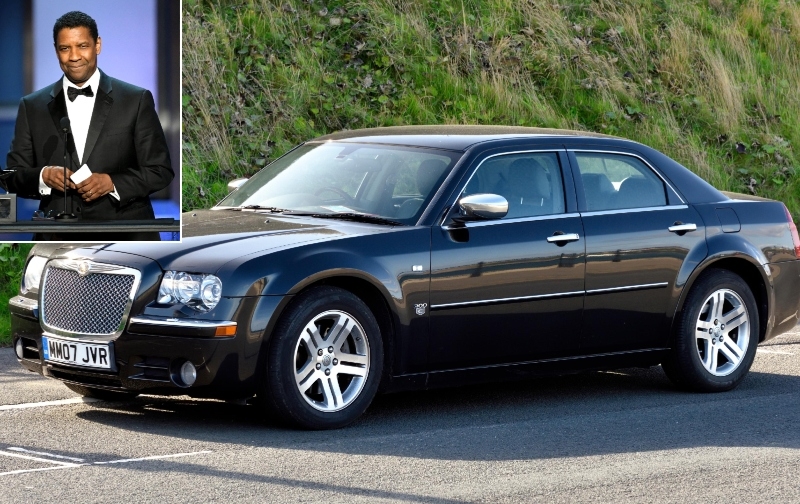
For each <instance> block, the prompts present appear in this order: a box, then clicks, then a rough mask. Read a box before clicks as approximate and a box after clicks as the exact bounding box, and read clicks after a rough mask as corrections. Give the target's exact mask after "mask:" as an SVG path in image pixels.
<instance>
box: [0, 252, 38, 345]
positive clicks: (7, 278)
mask: <svg viewBox="0 0 800 504" xmlns="http://www.w3.org/2000/svg"><path fill="white" fill-rule="evenodd" d="M31 247H33V245H31V244H16V243H0V306H2V307H3V309H2V310H0V314H2V315H0V347H3V346H8V345H9V344H11V321H10V319H9V313H8V308H7V306H8V300H9V299H11V298H12V297H13V296H16V295H17V291H18V290H19V283H20V280H21V277H22V268H23V266H24V265H25V258H26V257H28V252H29V251H30V249H31Z"/></svg>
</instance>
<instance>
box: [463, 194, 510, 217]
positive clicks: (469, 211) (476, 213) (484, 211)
mask: <svg viewBox="0 0 800 504" xmlns="http://www.w3.org/2000/svg"><path fill="white" fill-rule="evenodd" d="M458 207H459V210H460V213H461V215H460V217H461V220H477V219H485V220H495V219H502V218H503V217H505V216H506V214H507V213H508V200H506V199H505V198H504V197H502V196H500V195H499V194H470V195H469V196H464V197H463V198H461V199H460V200H458Z"/></svg>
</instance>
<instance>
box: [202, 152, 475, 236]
mask: <svg viewBox="0 0 800 504" xmlns="http://www.w3.org/2000/svg"><path fill="white" fill-rule="evenodd" d="M458 156H460V153H451V152H448V151H440V150H432V149H422V148H407V147H398V146H385V145H370V144H353V143H335V142H328V143H323V144H306V145H302V146H300V147H298V148H297V149H295V150H293V151H291V152H289V153H288V154H287V155H285V156H283V157H281V158H279V159H278V160H276V161H275V162H273V163H272V164H270V165H269V166H267V167H265V168H264V169H263V170H261V171H260V172H258V173H257V174H256V175H254V176H253V178H251V179H250V180H248V181H247V182H246V183H245V184H244V185H242V186H241V187H240V188H239V189H238V190H236V191H234V192H232V193H231V194H229V195H228V196H227V197H226V198H225V199H223V200H222V201H221V202H220V203H219V205H218V206H221V207H246V206H251V207H274V208H276V209H280V210H282V211H286V212H288V213H292V212H294V213H314V214H330V215H331V216H335V215H336V214H342V215H344V214H354V213H355V214H362V213H364V214H370V215H375V216H379V217H382V218H385V219H390V220H393V221H397V222H401V223H404V224H413V223H416V221H417V219H418V218H419V216H420V215H421V214H422V211H423V210H424V208H425V206H426V205H427V203H428V202H429V201H430V200H431V198H432V197H433V195H434V194H435V192H436V190H437V189H438V188H439V185H440V184H441V183H442V181H443V180H444V178H445V176H446V174H447V173H448V172H449V169H450V168H451V167H452V166H453V165H454V164H455V162H456V161H457V160H458Z"/></svg>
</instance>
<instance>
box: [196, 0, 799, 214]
mask: <svg viewBox="0 0 800 504" xmlns="http://www.w3.org/2000/svg"><path fill="white" fill-rule="evenodd" d="M220 4H222V5H224V7H221V6H220ZM183 5H184V20H183V22H184V38H183V41H184V72H183V86H184V89H183V93H184V105H185V108H184V112H183V122H184V152H183V154H184V166H183V177H184V178H183V180H184V186H183V205H184V210H191V209H194V208H200V207H208V206H209V205H212V204H213V203H214V202H215V201H217V200H218V199H219V198H220V197H221V196H223V195H224V194H225V192H226V188H225V187H226V182H227V181H228V180H230V179H232V178H234V177H238V176H250V175H252V174H253V173H254V172H256V171H257V170H258V169H260V168H261V167H262V166H264V164H265V163H268V162H269V161H271V160H273V159H275V158H276V157H277V156H279V155H280V154H282V153H283V152H285V151H286V150H288V149H289V148H290V147H291V146H293V145H295V144H297V143H299V142H301V141H303V140H306V139H308V138H310V137H313V136H316V135H319V134H322V133H326V132H330V131H335V130H340V129H343V128H349V129H353V128H361V127H369V126H384V125H398V124H432V123H480V124H511V125H526V126H548V127H564V128H574V129H582V130H592V131H599V132H604V133H610V134H614V135H619V136H622V137H626V138H631V139H634V140H637V141H640V142H643V143H645V144H648V145H651V146H653V147H655V148H657V149H659V150H661V151H663V152H665V153H667V154H668V155H670V156H671V157H673V158H675V159H676V160H678V161H679V162H681V163H682V164H684V165H686V166H687V167H689V168H690V169H692V170H694V171H695V172H696V173H698V174H699V175H701V176H702V177H703V178H705V179H707V180H709V181H710V182H712V183H713V184H714V185H715V186H717V187H719V188H721V189H728V190H736V191H741V192H752V193H755V194H758V195H761V196H766V197H770V198H776V199H780V200H783V201H784V202H786V203H787V204H788V205H789V207H790V209H791V211H792V213H793V214H794V215H795V218H796V219H798V218H800V158H798V157H797V155H796V154H795V150H796V148H797V147H798V146H800V93H798V92H797V90H798V89H800V5H798V4H797V3H796V2H794V1H791V0H761V1H758V2H747V1H738V2H737V1H733V0H702V1H701V0H624V1H608V0H606V1H593V0H561V1H560V2H553V1H549V0H546V1H541V0H528V1H525V0H463V2H462V1H460V0H456V1H443V0H441V1H437V0H430V1H411V0H350V1H331V2H320V1H301V0H285V1H274V2H273V1H267V0H249V1H248V0H244V1H225V2H213V1H209V0H184V2H183ZM737 144H738V145H737ZM798 220H800V219H798Z"/></svg>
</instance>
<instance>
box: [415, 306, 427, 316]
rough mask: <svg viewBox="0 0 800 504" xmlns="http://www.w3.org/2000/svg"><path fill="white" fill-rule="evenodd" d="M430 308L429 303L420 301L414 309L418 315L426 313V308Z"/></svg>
mask: <svg viewBox="0 0 800 504" xmlns="http://www.w3.org/2000/svg"><path fill="white" fill-rule="evenodd" d="M427 308H428V303H420V304H415V305H414V311H416V312H417V315H425V310H426V309H427Z"/></svg>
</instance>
